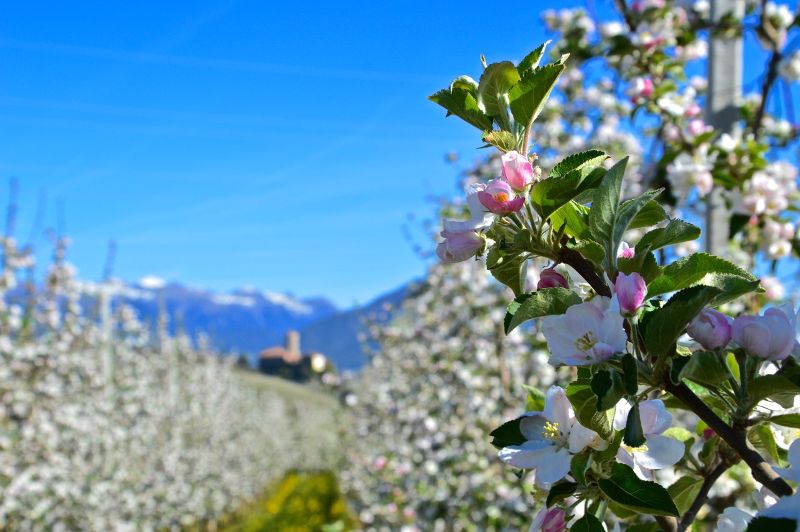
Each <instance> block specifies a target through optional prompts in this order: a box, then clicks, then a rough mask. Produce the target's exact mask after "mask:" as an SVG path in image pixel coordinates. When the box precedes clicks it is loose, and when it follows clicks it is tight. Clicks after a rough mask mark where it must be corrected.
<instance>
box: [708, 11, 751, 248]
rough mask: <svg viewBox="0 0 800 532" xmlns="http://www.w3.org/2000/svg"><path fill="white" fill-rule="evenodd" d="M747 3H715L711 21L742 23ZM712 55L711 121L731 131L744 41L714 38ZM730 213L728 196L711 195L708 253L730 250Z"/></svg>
mask: <svg viewBox="0 0 800 532" xmlns="http://www.w3.org/2000/svg"><path fill="white" fill-rule="evenodd" d="M744 2H745V0H712V1H711V19H712V20H713V21H715V22H716V21H718V20H719V19H721V18H722V17H723V16H724V15H726V14H727V13H733V14H734V16H735V17H736V18H738V19H739V20H741V18H742V17H744ZM710 44H711V46H710V47H709V54H708V102H707V109H706V113H707V122H708V123H709V124H710V125H712V126H714V129H716V130H718V131H722V132H730V131H731V129H732V127H733V124H734V123H735V122H736V121H737V120H738V118H739V112H738V110H737V106H738V105H739V101H740V98H741V94H742V68H743V65H742V54H743V52H742V50H743V48H742V38H741V36H739V35H737V36H735V37H733V38H726V37H711V43H710ZM729 227H730V213H729V212H728V207H727V205H726V204H725V193H724V191H723V190H722V189H721V188H719V187H714V189H713V190H712V191H711V193H710V194H709V197H708V198H707V203H706V230H705V233H706V251H708V252H709V253H713V254H715V255H724V254H725V252H726V250H727V247H728V232H729Z"/></svg>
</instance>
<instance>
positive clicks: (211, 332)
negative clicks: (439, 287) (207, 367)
mask: <svg viewBox="0 0 800 532" xmlns="http://www.w3.org/2000/svg"><path fill="white" fill-rule="evenodd" d="M114 292H115V293H116V294H117V297H118V298H120V299H122V300H123V301H125V302H126V303H127V304H129V305H131V306H132V307H133V308H135V309H136V310H137V312H138V313H139V316H140V318H141V319H142V320H143V321H144V322H145V323H150V324H152V325H153V326H154V325H155V323H156V320H157V317H158V315H159V309H160V308H164V309H165V310H166V312H167V315H168V316H169V317H170V329H171V331H172V332H174V331H175V330H182V331H185V332H186V333H188V334H189V335H190V336H191V337H197V335H198V334H200V333H203V334H205V335H207V336H208V337H209V338H210V340H211V342H212V345H213V346H214V348H215V349H216V350H218V351H220V352H224V353H231V354H244V355H246V356H247V358H248V360H249V361H250V362H251V364H252V363H254V362H255V359H256V357H257V354H258V352H259V351H261V350H262V349H264V348H267V347H271V346H274V345H279V344H280V345H282V344H283V342H284V336H285V334H286V332H287V331H289V330H298V331H300V332H301V347H302V349H303V351H320V352H323V353H325V354H326V355H327V356H328V357H329V358H331V360H333V362H334V363H335V364H336V365H337V367H339V368H340V369H358V368H360V367H361V365H362V364H363V363H364V357H363V354H362V351H361V344H360V341H359V334H360V333H361V332H362V328H363V321H364V320H363V318H365V317H366V316H368V315H369V316H371V315H374V314H375V313H376V312H377V311H379V310H381V309H383V308H384V306H385V303H392V304H395V303H397V302H399V301H400V300H402V297H403V294H404V289H403V288H401V289H400V290H396V291H394V292H391V293H390V294H387V295H385V296H382V297H379V298H377V299H376V300H374V301H373V302H371V303H368V304H367V305H364V306H362V307H357V308H354V309H349V310H345V311H340V310H339V309H338V308H336V306H335V305H334V304H333V303H331V302H330V301H328V300H327V299H325V298H322V297H317V298H303V299H300V298H296V297H294V296H292V295H289V294H282V293H275V292H263V291H258V290H255V289H252V288H243V289H240V290H235V291H233V292H227V293H223V292H212V291H208V290H202V289H197V288H190V287H187V286H184V285H181V284H178V283H173V282H166V281H163V280H161V279H159V278H157V277H151V276H150V277H145V278H142V279H141V280H139V282H137V283H135V284H130V285H123V284H121V285H120V286H119V289H117V290H114Z"/></svg>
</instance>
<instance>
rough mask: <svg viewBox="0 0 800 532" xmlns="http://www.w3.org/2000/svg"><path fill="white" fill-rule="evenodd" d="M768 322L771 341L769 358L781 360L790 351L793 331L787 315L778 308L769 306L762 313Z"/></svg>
mask: <svg viewBox="0 0 800 532" xmlns="http://www.w3.org/2000/svg"><path fill="white" fill-rule="evenodd" d="M764 318H766V320H767V322H768V323H769V328H770V335H771V343H770V355H771V356H770V360H783V359H784V358H786V357H787V356H789V353H791V352H792V349H793V348H794V343H795V331H794V327H793V324H792V323H791V322H790V321H789V317H788V316H787V315H786V314H785V313H784V312H783V311H782V310H780V309H777V308H771V309H769V310H767V311H766V312H765V313H764Z"/></svg>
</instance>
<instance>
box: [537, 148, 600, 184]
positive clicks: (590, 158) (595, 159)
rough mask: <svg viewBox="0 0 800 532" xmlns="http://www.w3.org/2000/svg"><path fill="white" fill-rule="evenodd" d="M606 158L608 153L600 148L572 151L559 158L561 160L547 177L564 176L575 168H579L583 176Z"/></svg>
mask: <svg viewBox="0 0 800 532" xmlns="http://www.w3.org/2000/svg"><path fill="white" fill-rule="evenodd" d="M607 158H608V155H606V153H605V152H603V151H600V150H587V151H582V152H580V153H573V154H572V155H570V156H568V157H565V158H563V159H561V162H559V163H558V164H556V165H555V166H554V167H553V169H552V170H550V173H549V175H548V179H552V178H553V177H561V176H565V175H567V174H569V173H570V172H574V171H575V170H581V173H582V175H583V176H586V175H589V172H591V171H592V170H594V169H595V168H597V167H598V166H600V165H601V164H602V163H603V161H605V160H606V159H607Z"/></svg>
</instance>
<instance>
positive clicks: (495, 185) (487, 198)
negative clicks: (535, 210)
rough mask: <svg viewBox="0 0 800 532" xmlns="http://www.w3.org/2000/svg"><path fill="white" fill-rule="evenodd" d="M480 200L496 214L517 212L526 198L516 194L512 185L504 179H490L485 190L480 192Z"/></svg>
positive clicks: (487, 208)
mask: <svg viewBox="0 0 800 532" xmlns="http://www.w3.org/2000/svg"><path fill="white" fill-rule="evenodd" d="M478 200H479V201H480V202H481V205H483V206H484V207H486V210H488V211H489V212H491V213H494V214H500V215H503V214H511V213H512V212H517V211H518V210H520V209H521V208H522V205H523V204H524V203H525V198H523V197H522V196H516V195H515V194H514V191H513V190H511V186H510V185H509V184H508V183H506V182H505V181H503V180H502V179H495V180H493V181H490V182H489V184H488V185H486V188H485V189H484V190H481V191H479V192H478Z"/></svg>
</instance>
